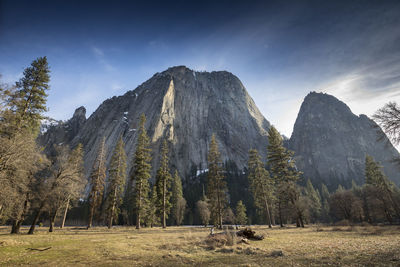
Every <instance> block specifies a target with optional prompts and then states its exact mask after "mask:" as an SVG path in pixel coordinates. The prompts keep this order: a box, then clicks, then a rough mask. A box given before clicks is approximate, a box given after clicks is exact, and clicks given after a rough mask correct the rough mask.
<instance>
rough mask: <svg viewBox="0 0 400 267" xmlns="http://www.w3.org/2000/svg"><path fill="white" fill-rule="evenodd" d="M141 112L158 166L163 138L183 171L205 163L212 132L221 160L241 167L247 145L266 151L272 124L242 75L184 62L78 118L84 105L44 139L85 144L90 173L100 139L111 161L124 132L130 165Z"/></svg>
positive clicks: (48, 141) (43, 139)
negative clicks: (190, 66)
mask: <svg viewBox="0 0 400 267" xmlns="http://www.w3.org/2000/svg"><path fill="white" fill-rule="evenodd" d="M141 113H144V114H145V115H146V118H147V122H146V128H147V130H148V134H149V136H150V140H151V143H152V144H151V146H152V149H153V153H152V157H153V170H154V171H155V170H156V168H158V162H159V155H158V154H159V153H158V151H159V149H160V145H161V141H162V140H163V139H165V138H166V139H167V140H168V141H169V145H170V162H171V165H172V166H171V167H172V168H176V169H178V171H179V172H180V174H181V175H182V176H184V175H186V174H187V173H188V172H189V170H190V169H191V167H192V166H193V165H196V166H197V168H198V169H206V168H207V149H208V144H209V142H210V139H211V135H212V134H213V133H215V134H216V137H217V141H218V143H219V145H220V146H219V148H220V151H221V155H222V157H223V159H224V160H227V159H230V160H233V161H234V162H235V163H236V164H237V165H238V167H239V168H242V167H244V166H245V165H246V163H247V158H248V151H249V149H251V148H258V149H260V153H261V154H262V155H265V153H266V146H267V142H268V141H267V130H268V128H269V126H270V124H269V122H268V121H267V120H266V119H265V118H264V117H263V116H262V114H261V113H260V111H259V110H258V108H257V107H256V105H255V104H254V101H253V100H252V98H251V97H250V96H249V94H248V93H247V91H246V89H245V88H244V86H243V84H242V83H241V82H240V80H239V79H238V78H237V77H236V76H234V75H233V74H231V73H229V72H226V71H218V72H196V71H193V70H190V69H188V68H186V67H184V66H178V67H173V68H169V69H168V70H166V71H164V72H162V73H157V74H155V75H154V76H153V77H152V78H150V79H149V80H148V81H146V82H144V83H143V84H142V85H140V86H139V87H138V88H136V89H135V90H133V91H128V92H127V93H126V94H124V95H123V96H118V97H113V98H110V99H108V100H106V101H104V102H103V103H102V104H101V105H100V106H99V107H98V108H97V110H96V111H95V112H94V113H93V114H92V115H91V116H90V117H89V118H88V119H87V120H86V119H85V121H83V119H79V120H78V119H77V118H82V116H81V115H82V110H81V109H78V110H77V111H76V112H75V114H74V117H73V118H72V119H71V120H69V121H68V122H67V123H66V124H64V126H63V125H60V126H57V127H54V129H50V130H49V131H48V132H47V133H45V134H44V136H42V137H41V140H42V143H43V144H45V145H47V146H48V145H50V144H51V143H56V144H58V143H61V142H67V143H70V144H71V145H72V146H75V145H76V144H78V143H82V144H83V146H84V150H85V156H84V158H85V167H86V170H87V172H88V171H89V170H90V168H91V166H92V164H93V161H94V159H95V156H96V151H97V148H98V146H99V143H100V142H101V139H102V138H103V137H105V139H106V146H107V149H108V152H109V153H107V155H108V156H107V160H108V161H109V160H110V158H111V154H112V153H111V152H112V150H113V149H114V147H115V145H116V143H117V141H118V138H119V137H120V136H122V137H123V140H124V142H125V149H126V152H127V154H128V159H129V165H128V168H129V170H131V168H132V165H131V162H132V158H133V154H134V151H135V144H136V138H137V128H138V123H139V116H140V114H141ZM83 114H84V112H83ZM65 125H69V126H68V127H72V125H74V126H75V125H76V126H77V127H72V128H73V129H74V131H72V130H68V132H66V133H65V134H63V133H61V132H62V131H64V130H67V129H70V128H68V127H65ZM75 130H76V131H75ZM72 136H73V137H72ZM87 174H88V173H87Z"/></svg>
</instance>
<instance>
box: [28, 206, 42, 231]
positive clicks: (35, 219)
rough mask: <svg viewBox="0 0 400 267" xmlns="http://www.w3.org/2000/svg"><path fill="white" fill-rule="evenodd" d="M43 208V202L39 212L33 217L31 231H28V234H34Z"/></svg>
mask: <svg viewBox="0 0 400 267" xmlns="http://www.w3.org/2000/svg"><path fill="white" fill-rule="evenodd" d="M42 209H43V204H42V205H41V206H40V207H39V209H38V211H37V213H36V215H35V218H34V219H33V222H32V225H31V228H29V231H28V235H32V234H33V232H34V231H35V227H36V224H37V222H38V220H39V217H40V213H41V212H42Z"/></svg>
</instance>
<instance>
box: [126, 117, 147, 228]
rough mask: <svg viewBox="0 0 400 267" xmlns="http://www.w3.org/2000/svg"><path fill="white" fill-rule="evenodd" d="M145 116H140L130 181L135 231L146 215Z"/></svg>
mask: <svg viewBox="0 0 400 267" xmlns="http://www.w3.org/2000/svg"><path fill="white" fill-rule="evenodd" d="M145 123H146V116H145V115H144V114H142V115H141V116H140V123H139V136H138V139H137V144H136V151H135V157H134V162H133V166H134V171H133V174H132V177H131V179H132V180H133V182H134V183H135V185H134V186H135V187H134V209H135V212H136V229H140V221H141V220H142V219H143V217H144V216H145V213H146V206H147V204H148V202H149V191H150V188H149V179H150V176H151V175H150V171H151V163H150V161H151V155H150V153H151V149H150V147H149V146H150V140H149V137H148V136H147V132H146V128H145Z"/></svg>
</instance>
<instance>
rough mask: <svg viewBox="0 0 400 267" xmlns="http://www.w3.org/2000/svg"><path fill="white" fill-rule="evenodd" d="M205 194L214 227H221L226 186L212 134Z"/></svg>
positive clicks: (216, 145)
mask: <svg viewBox="0 0 400 267" xmlns="http://www.w3.org/2000/svg"><path fill="white" fill-rule="evenodd" d="M207 182H208V184H207V195H208V198H209V203H210V211H211V218H212V220H213V223H214V225H215V227H218V228H220V229H222V218H223V214H224V209H225V206H226V203H227V195H226V194H227V191H228V189H227V187H226V182H225V177H224V174H223V170H222V161H221V155H220V153H219V150H218V144H217V140H216V138H215V135H214V134H213V135H212V137H211V143H210V150H209V152H208V175H207Z"/></svg>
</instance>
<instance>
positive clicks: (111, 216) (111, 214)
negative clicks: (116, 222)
mask: <svg viewBox="0 0 400 267" xmlns="http://www.w3.org/2000/svg"><path fill="white" fill-rule="evenodd" d="M116 198H117V188H116V187H115V188H114V198H113V202H112V207H111V212H110V214H109V221H108V229H111V227H112V224H113V219H114V211H115V202H116Z"/></svg>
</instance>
